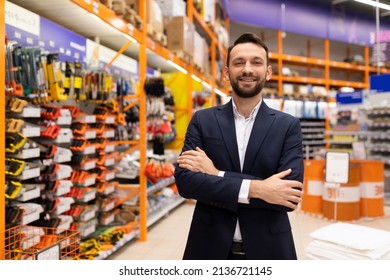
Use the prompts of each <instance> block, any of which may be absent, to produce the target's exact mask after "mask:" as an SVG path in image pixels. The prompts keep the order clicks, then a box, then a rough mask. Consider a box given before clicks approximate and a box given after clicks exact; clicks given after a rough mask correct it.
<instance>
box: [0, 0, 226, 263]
mask: <svg viewBox="0 0 390 280" xmlns="http://www.w3.org/2000/svg"><path fill="white" fill-rule="evenodd" d="M11 2H12V3H15V4H17V5H20V6H21V7H25V8H26V9H28V10H31V11H33V12H36V13H37V14H40V15H42V16H44V17H46V18H48V19H49V20H53V21H54V22H57V23H60V22H61V20H58V21H57V20H56V18H60V15H61V13H63V12H64V11H69V10H72V12H71V13H75V14H77V15H78V16H80V15H81V14H83V16H84V17H86V18H88V20H86V21H87V22H90V21H91V19H90V18H89V17H91V18H93V20H94V21H93V25H94V26H96V30H95V29H92V30H89V31H88V32H86V31H84V33H86V34H83V32H80V31H79V30H75V32H76V31H77V33H79V34H81V35H84V36H87V35H88V34H87V33H89V34H90V33H91V32H92V33H94V32H96V34H94V37H96V38H98V36H99V34H98V30H102V29H104V30H105V32H113V33H114V34H116V35H118V34H119V35H123V34H125V35H126V36H130V37H131V38H133V39H135V40H136V41H137V42H138V43H137V50H136V52H137V55H138V61H139V81H140V83H139V85H138V89H139V92H138V98H136V100H135V101H134V103H137V104H138V105H139V109H140V141H128V142H127V143H126V144H128V145H130V146H131V147H132V148H131V150H135V149H137V148H138V149H139V151H140V160H139V161H140V166H141V171H140V173H141V174H140V181H139V186H135V185H128V186H126V185H120V186H117V187H118V188H124V189H127V190H131V193H130V194H129V195H128V196H127V197H126V198H124V199H123V200H122V201H120V202H118V203H117V205H119V204H121V203H122V202H124V201H125V200H127V199H130V198H132V197H134V196H135V195H137V194H138V195H139V203H140V213H139V214H140V216H139V220H140V222H139V239H140V240H141V241H145V240H146V239H147V227H148V226H149V225H150V224H151V222H152V221H153V223H154V222H155V221H156V220H157V218H156V217H157V216H164V215H166V213H168V212H169V211H170V210H171V209H173V207H175V206H176V205H178V204H180V203H182V202H183V201H184V200H178V201H175V202H173V203H172V206H167V207H165V209H164V211H162V212H161V213H162V214H161V213H158V214H157V215H153V218H152V219H151V220H150V221H148V214H147V196H148V191H147V178H146V176H144V175H143V174H142V166H145V164H146V152H147V145H148V144H147V141H146V112H145V110H146V98H145V96H144V94H141V93H142V91H143V86H144V81H145V79H146V77H147V71H148V69H147V67H148V66H149V64H153V63H156V62H155V61H158V62H157V63H160V62H161V61H163V62H165V63H164V66H162V69H164V70H165V71H170V70H174V69H173V68H172V67H169V66H168V64H167V63H166V60H170V61H172V62H174V63H175V64H176V65H178V66H180V67H182V68H183V69H186V70H187V73H188V74H187V77H188V81H189V83H188V84H189V86H188V88H187V93H188V95H189V96H191V95H192V88H191V86H190V85H191V82H192V78H191V76H192V75H193V74H194V75H196V76H197V77H200V78H201V79H202V81H204V82H206V83H207V84H209V85H211V93H212V100H213V104H215V92H214V90H213V89H214V88H215V89H218V88H219V86H218V85H217V83H216V81H215V76H216V75H215V71H216V70H215V69H216V68H215V65H213V63H212V64H211V73H210V74H209V75H207V76H205V75H204V74H203V73H200V72H199V71H198V70H197V69H195V67H193V66H192V65H190V64H188V63H186V62H185V61H183V60H182V59H181V58H179V57H177V56H176V55H175V54H174V53H172V52H170V51H169V50H168V49H166V48H165V47H163V46H162V45H161V44H160V43H159V42H156V41H154V40H153V39H151V38H150V37H148V35H147V33H146V30H147V28H146V20H144V21H143V22H144V27H143V28H142V30H138V29H136V28H134V26H132V25H131V24H128V23H126V22H124V21H123V20H122V19H120V18H118V17H117V16H116V15H115V14H114V13H113V12H112V11H111V10H109V9H107V7H105V6H104V5H102V4H101V3H99V2H97V1H83V0H72V1H65V0H59V1H56V2H58V3H56V4H57V9H56V11H51V15H50V16H48V14H47V13H45V12H44V11H45V9H44V7H43V6H42V5H45V3H44V1H33V3H31V1H11ZM146 2H147V1H139V16H140V17H141V18H142V19H146V17H147V7H146V5H147V3H146ZM4 3H5V1H2V2H1V7H2V8H3V10H4ZM187 13H188V17H189V19H190V20H191V21H193V20H194V19H195V20H196V21H197V22H198V23H199V24H200V26H202V28H204V30H205V32H206V33H207V34H208V36H209V37H210V38H211V47H210V48H211V57H212V58H214V59H212V60H211V61H215V57H216V48H219V50H220V52H221V53H222V54H223V55H226V50H224V49H223V47H222V46H221V45H220V44H219V43H218V41H217V39H216V35H215V34H214V33H213V32H212V31H211V29H210V28H209V27H208V25H207V24H205V23H204V22H203V20H202V18H201V16H200V14H199V13H198V12H197V11H196V10H195V9H194V7H193V3H192V1H191V0H190V1H187ZM64 14H66V12H65V13H64ZM92 15H93V16H92ZM67 16H69V14H68V15H67ZM97 19H98V20H97ZM67 21H68V22H69V19H68V20H67ZM60 24H61V23H60ZM73 24H74V23H73ZM76 24H79V23H76ZM4 25H5V23H3V26H4ZM61 25H62V24H61ZM87 25H88V24H86V26H87ZM67 28H69V29H71V30H72V28H70V27H69V26H67ZM107 30H108V31H107ZM2 35H3V37H4V35H5V31H4V30H3V31H2ZM89 36H90V37H91V35H89ZM126 36H124V35H123V36H119V37H118V36H117V37H116V39H117V40H115V41H117V42H116V46H117V47H116V50H118V54H117V56H119V55H120V54H122V53H124V54H126V52H132V51H133V49H131V46H132V45H134V44H133V40H132V39H131V40H129V39H128V38H126ZM97 40H98V41H99V39H97ZM110 47H112V46H110ZM1 59H2V63H3V64H1V65H4V51H3V55H2V58H1ZM115 59H116V57H113V58H112V61H111V62H110V63H108V66H109V65H111V63H113V62H114V61H115ZM152 66H155V65H152ZM167 69H168V70H167ZM174 71H176V70H174ZM2 79H3V82H2V86H3V91H4V90H5V89H4V76H2ZM219 89H220V90H223V91H226V90H224V89H222V88H219ZM189 100H191V98H189ZM3 106H4V107H5V104H3ZM186 110H187V111H186ZM186 110H184V113H182V116H185V115H187V116H189V117H188V120H189V118H190V116H191V115H192V104H189V105H188V108H187V109H186ZM2 114H4V113H2ZM3 119H5V115H4V116H3ZM3 134H5V132H4V131H3ZM117 144H119V143H117ZM4 147H5V143H4V142H3V143H1V148H2V150H3V151H4ZM2 164H4V163H2ZM2 178H3V179H2V180H3V184H2V189H0V191H1V193H4V191H5V190H4V187H3V186H4V176H2ZM0 197H1V202H2V203H1V204H2V205H5V202H4V201H5V198H4V196H3V195H1V196H0ZM1 208H2V209H1V210H0V214H1V215H0V221H1V223H0V233H3V232H4V229H5V222H4V217H5V212H4V210H5V209H4V207H1ZM0 238H1V239H2V240H3V238H2V236H0ZM0 257H1V256H0Z"/></svg>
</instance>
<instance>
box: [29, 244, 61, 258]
mask: <svg viewBox="0 0 390 280" xmlns="http://www.w3.org/2000/svg"><path fill="white" fill-rule="evenodd" d="M35 259H37V260H59V259H60V244H59V243H57V244H54V245H52V246H50V247H48V248H46V249H43V250H41V251H39V252H38V253H36V254H35Z"/></svg>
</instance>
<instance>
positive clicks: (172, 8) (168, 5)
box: [156, 0, 187, 17]
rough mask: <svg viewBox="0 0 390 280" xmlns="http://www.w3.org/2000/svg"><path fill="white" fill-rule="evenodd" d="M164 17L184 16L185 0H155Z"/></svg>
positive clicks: (185, 12)
mask: <svg viewBox="0 0 390 280" xmlns="http://www.w3.org/2000/svg"><path fill="white" fill-rule="evenodd" d="M156 1H157V3H158V5H159V6H160V8H161V11H162V14H163V16H164V17H178V16H186V15H187V10H186V2H184V1H183V0H156Z"/></svg>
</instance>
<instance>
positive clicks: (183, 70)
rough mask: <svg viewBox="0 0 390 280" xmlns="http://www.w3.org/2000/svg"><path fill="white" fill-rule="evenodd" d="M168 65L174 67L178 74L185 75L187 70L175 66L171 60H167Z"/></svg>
mask: <svg viewBox="0 0 390 280" xmlns="http://www.w3.org/2000/svg"><path fill="white" fill-rule="evenodd" d="M167 62H168V64H169V65H171V66H173V67H175V68H176V69H177V70H179V71H180V72H182V73H184V74H187V73H188V72H187V70H186V69H184V68H183V67H181V66H179V65H177V64H176V63H175V62H173V61H172V60H167Z"/></svg>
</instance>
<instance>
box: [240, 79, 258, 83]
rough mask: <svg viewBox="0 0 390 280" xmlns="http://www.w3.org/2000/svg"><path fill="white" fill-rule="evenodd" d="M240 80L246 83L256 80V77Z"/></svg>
mask: <svg viewBox="0 0 390 280" xmlns="http://www.w3.org/2000/svg"><path fill="white" fill-rule="evenodd" d="M239 81H241V82H244V83H250V82H255V81H256V79H255V78H239Z"/></svg>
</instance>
